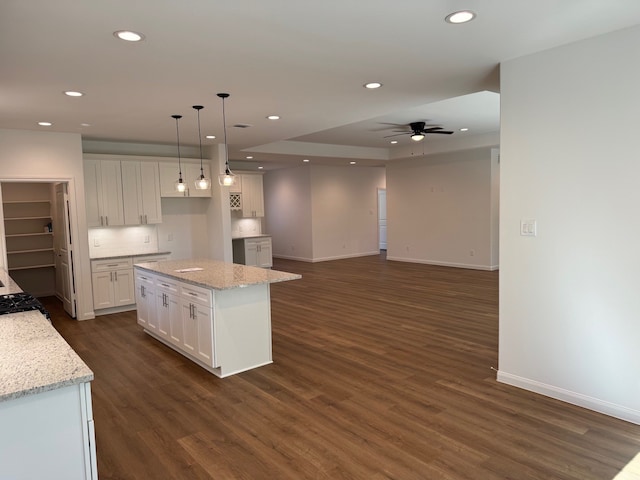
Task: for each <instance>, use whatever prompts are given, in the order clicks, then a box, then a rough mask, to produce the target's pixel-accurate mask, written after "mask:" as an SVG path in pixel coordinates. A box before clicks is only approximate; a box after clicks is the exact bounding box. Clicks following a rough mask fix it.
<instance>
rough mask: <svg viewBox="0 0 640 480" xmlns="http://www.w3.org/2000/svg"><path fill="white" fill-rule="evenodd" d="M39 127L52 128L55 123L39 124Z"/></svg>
mask: <svg viewBox="0 0 640 480" xmlns="http://www.w3.org/2000/svg"><path fill="white" fill-rule="evenodd" d="M38 125H40V126H41V127H51V126H52V125H53V123H51V122H38Z"/></svg>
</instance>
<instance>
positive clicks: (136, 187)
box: [120, 161, 162, 225]
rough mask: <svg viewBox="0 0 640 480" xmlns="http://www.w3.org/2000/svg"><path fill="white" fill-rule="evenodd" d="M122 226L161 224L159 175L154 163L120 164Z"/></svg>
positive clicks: (156, 165)
mask: <svg viewBox="0 0 640 480" xmlns="http://www.w3.org/2000/svg"><path fill="white" fill-rule="evenodd" d="M120 165H121V170H122V196H123V199H124V224H125V225H142V224H152V223H162V209H161V207H160V174H159V170H158V163H156V162H135V161H131V162H129V161H127V162H124V161H123V162H121V164H120Z"/></svg>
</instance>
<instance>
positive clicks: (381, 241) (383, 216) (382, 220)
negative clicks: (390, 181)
mask: <svg viewBox="0 0 640 480" xmlns="http://www.w3.org/2000/svg"><path fill="white" fill-rule="evenodd" d="M378 248H379V249H380V250H385V251H386V250H387V189H386V188H379V189H378Z"/></svg>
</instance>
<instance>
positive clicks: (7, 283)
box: [0, 268, 22, 295]
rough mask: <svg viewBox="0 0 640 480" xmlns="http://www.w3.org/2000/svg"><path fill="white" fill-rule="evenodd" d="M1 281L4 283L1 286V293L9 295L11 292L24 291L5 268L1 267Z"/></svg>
mask: <svg viewBox="0 0 640 480" xmlns="http://www.w3.org/2000/svg"><path fill="white" fill-rule="evenodd" d="M0 282H2V285H3V286H2V287H0V295H9V294H11V293H20V292H21V291H22V289H21V288H20V287H19V286H18V284H17V283H16V282H14V281H13V279H12V278H11V277H10V276H9V274H8V273H7V271H6V270H5V269H4V268H0Z"/></svg>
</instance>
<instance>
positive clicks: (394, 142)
mask: <svg viewBox="0 0 640 480" xmlns="http://www.w3.org/2000/svg"><path fill="white" fill-rule="evenodd" d="M389 143H393V144H394V145H395V144H396V143H398V140H391V142H389Z"/></svg>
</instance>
